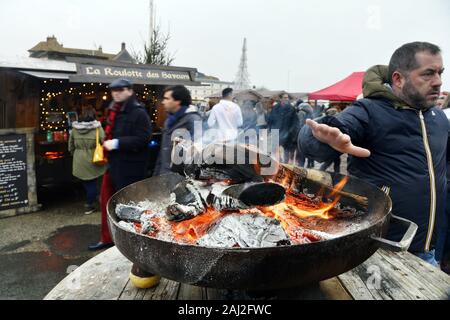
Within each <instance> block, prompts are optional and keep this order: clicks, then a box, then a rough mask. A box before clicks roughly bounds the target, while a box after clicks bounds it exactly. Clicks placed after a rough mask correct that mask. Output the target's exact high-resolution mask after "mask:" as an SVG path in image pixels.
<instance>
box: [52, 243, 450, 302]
mask: <svg viewBox="0 0 450 320" xmlns="http://www.w3.org/2000/svg"><path fill="white" fill-rule="evenodd" d="M131 266H132V263H131V262H130V261H128V260H127V259H126V258H125V257H124V256H123V255H122V254H121V253H120V252H119V251H118V250H117V249H116V248H112V249H110V250H108V251H105V252H104V253H102V254H100V255H98V256H97V257H95V258H93V259H91V260H90V261H88V262H86V263H85V264H84V265H83V266H81V267H79V268H78V269H77V270H76V271H75V272H73V273H72V274H70V275H69V276H68V277H67V278H66V279H64V280H63V281H62V282H61V283H60V284H59V285H58V286H57V287H55V288H54V289H53V290H52V291H51V292H50V293H49V294H48V295H47V297H46V298H45V299H46V300H62V299H68V300H110V299H120V300H175V299H180V300H181V299H182V300H202V299H208V300H264V299H266V300H267V299H272V300H273V299H294V300H300V299H303V300H321V299H332V300H347V299H355V300H408V299H413V300H419V299H450V277H449V276H448V275H446V274H445V273H443V272H441V271H440V270H438V269H436V268H434V267H432V266H430V265H428V264H427V263H425V262H423V261H422V260H420V259H419V258H417V257H415V256H413V255H411V254H409V253H400V254H399V253H392V252H387V251H383V250H379V251H378V252H377V253H375V255H374V256H372V257H371V258H370V259H369V260H368V261H366V262H365V263H364V264H362V265H360V266H359V267H357V268H355V269H354V270H352V271H350V272H348V273H346V274H343V275H341V276H339V277H338V278H335V279H331V280H327V281H324V282H322V283H320V284H317V285H313V286H309V287H307V288H303V289H290V290H283V291H274V292H271V293H269V292H266V293H250V292H240V291H231V290H216V289H205V288H199V287H195V286H190V285H184V284H183V285H181V284H179V283H177V282H174V281H170V280H167V279H162V280H161V283H160V285H159V286H158V287H156V288H152V289H148V290H139V289H136V288H135V287H134V286H133V285H132V284H131V282H130V281H129V273H130V270H131Z"/></svg>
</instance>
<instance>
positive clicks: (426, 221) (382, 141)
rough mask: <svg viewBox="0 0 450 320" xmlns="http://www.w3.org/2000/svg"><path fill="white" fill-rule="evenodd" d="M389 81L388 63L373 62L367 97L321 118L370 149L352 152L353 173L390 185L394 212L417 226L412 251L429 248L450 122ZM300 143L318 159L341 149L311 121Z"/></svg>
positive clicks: (438, 215)
mask: <svg viewBox="0 0 450 320" xmlns="http://www.w3.org/2000/svg"><path fill="white" fill-rule="evenodd" d="M386 83H387V67H386V66H376V67H373V68H372V69H370V70H369V71H368V72H367V74H366V77H365V79H364V96H365V97H366V99H362V100H358V101H357V102H355V103H354V104H353V105H352V106H351V107H349V108H347V109H346V110H345V111H344V112H342V113H340V114H339V115H337V116H336V117H324V118H323V119H321V121H320V122H322V123H325V124H328V125H331V126H334V127H338V128H340V129H341V131H343V132H344V133H347V134H349V135H350V137H351V139H352V142H353V144H354V145H356V146H360V147H363V148H366V149H369V150H370V151H371V153H372V154H371V156H370V157H369V158H356V157H350V158H349V167H348V171H349V173H350V174H351V175H353V176H356V177H359V178H361V179H363V180H365V181H368V182H370V183H372V184H374V185H376V186H378V187H382V186H386V187H389V188H390V196H391V198H392V201H393V213H394V214H395V215H398V216H401V217H403V218H406V219H410V220H412V221H413V222H415V223H417V224H418V226H419V230H418V232H417V235H416V237H415V239H414V241H413V243H412V245H411V248H410V251H411V252H414V253H417V252H428V251H430V250H431V249H432V248H433V247H434V244H435V238H436V237H435V236H436V231H437V230H438V225H439V223H441V221H442V220H441V219H442V217H443V215H444V210H445V200H446V197H447V179H446V150H447V141H448V127H449V122H448V120H447V118H446V117H445V115H444V113H443V112H442V111H441V110H439V109H437V108H429V109H427V110H419V109H418V108H413V107H411V106H408V105H407V104H406V103H405V102H403V101H402V100H400V99H399V98H398V97H396V96H395V95H394V93H393V91H392V89H391V88H390V86H389V85H387V84H386ZM299 146H300V148H301V149H302V151H303V152H304V153H305V154H306V156H307V157H310V158H313V159H315V160H317V161H319V162H324V161H327V160H332V159H334V158H335V157H336V156H337V155H339V153H338V152H337V151H335V150H334V149H332V148H331V147H329V146H328V145H325V144H323V143H320V142H319V141H318V140H316V139H315V138H314V137H313V135H312V131H311V128H310V127H308V126H305V127H304V128H303V129H302V132H301V134H300V137H299ZM403 232H404V230H401V229H399V228H397V227H396V226H395V225H392V226H391V232H390V233H391V234H390V238H392V239H394V240H397V241H398V240H400V237H401V236H402V234H403Z"/></svg>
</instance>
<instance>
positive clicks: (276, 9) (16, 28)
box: [0, 0, 450, 91]
mask: <svg viewBox="0 0 450 320" xmlns="http://www.w3.org/2000/svg"><path fill="white" fill-rule="evenodd" d="M148 2H149V1H148V0H133V1H118V0H108V1H106V0H70V1H69V0H39V1H36V0H34V1H33V0H15V1H5V0H2V1H1V4H0V21H1V22H0V23H1V26H2V28H1V30H2V32H1V33H0V43H1V45H2V49H1V52H0V55H4V56H5V55H6V56H15V55H26V54H27V52H26V51H27V50H28V49H30V48H31V47H32V46H34V45H35V44H36V43H38V42H39V41H42V40H44V39H45V38H46V37H47V36H48V35H53V34H54V35H55V36H56V37H57V38H58V40H59V41H60V42H62V43H63V44H64V46H66V47H72V48H95V47H96V46H97V47H98V46H99V45H102V46H103V50H104V51H105V52H111V53H116V52H118V51H119V50H120V43H121V42H123V41H124V42H126V43H127V44H128V47H129V48H134V49H139V48H140V47H142V42H143V40H144V39H146V38H147V37H148V17H149V13H148V11H149V10H148ZM155 2H156V7H157V18H158V21H159V22H160V23H161V25H162V27H163V29H165V30H168V28H169V26H170V31H171V34H172V39H171V42H170V48H171V50H172V51H174V52H176V60H175V63H174V64H175V65H179V66H186V67H195V68H197V69H199V71H201V72H204V73H207V74H210V75H215V76H218V77H220V78H221V79H223V80H229V81H232V80H233V79H234V77H235V74H236V72H237V68H238V64H239V59H240V54H241V47H242V41H243V38H244V37H247V38H248V46H249V48H248V49H249V52H248V59H249V62H248V63H249V72H250V76H251V81H252V84H253V85H256V86H266V87H268V88H270V89H287V90H290V91H314V90H318V89H322V87H324V86H328V85H330V84H332V83H334V82H336V81H338V80H340V79H343V78H345V77H346V76H347V75H348V74H350V73H351V72H353V71H364V70H366V69H367V68H368V67H370V66H372V65H374V64H383V63H384V64H387V63H388V61H389V58H390V56H391V54H392V53H393V51H394V50H395V49H396V48H397V47H399V46H400V45H402V44H403V43H406V42H411V41H416V40H420V41H429V42H433V43H436V44H438V45H440V46H441V48H442V49H443V51H444V63H446V65H447V66H449V65H450V32H449V31H450V1H448V0H427V1H423V0H395V1H392V0H390V1H389V0H342V1H336V0H334V1H333V0H314V1H312V0H304V1H296V0H265V1H261V0H228V1H213V0H209V1H208V0H190V1H189V0H156V1H155ZM444 89H446V90H450V67H448V68H447V72H446V74H445V75H444Z"/></svg>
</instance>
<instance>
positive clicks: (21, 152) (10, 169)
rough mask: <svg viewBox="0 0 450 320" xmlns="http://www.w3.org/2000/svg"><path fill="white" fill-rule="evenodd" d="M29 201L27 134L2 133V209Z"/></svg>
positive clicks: (0, 151) (23, 205) (18, 205)
mask: <svg viewBox="0 0 450 320" xmlns="http://www.w3.org/2000/svg"><path fill="white" fill-rule="evenodd" d="M28 203H29V199H28V174H27V139H26V135H25V134H15V135H4V136H2V135H0V211H5V210H10V209H17V208H22V207H26V206H28Z"/></svg>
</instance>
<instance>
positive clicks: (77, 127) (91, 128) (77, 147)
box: [69, 121, 107, 181]
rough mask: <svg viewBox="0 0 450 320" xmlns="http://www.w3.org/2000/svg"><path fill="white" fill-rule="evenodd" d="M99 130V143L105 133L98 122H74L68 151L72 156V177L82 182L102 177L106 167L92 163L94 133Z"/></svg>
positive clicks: (94, 143)
mask: <svg viewBox="0 0 450 320" xmlns="http://www.w3.org/2000/svg"><path fill="white" fill-rule="evenodd" d="M97 130H99V137H100V143H101V144H102V143H103V139H104V137H105V133H104V131H103V128H102V126H101V124H100V122H98V121H93V122H74V123H73V129H72V134H71V135H70V138H69V151H70V153H71V154H72V155H73V171H72V172H73V175H74V176H75V177H77V178H78V179H81V180H83V181H90V180H94V179H97V178H98V177H100V176H102V175H103V174H104V173H105V171H106V168H107V167H106V166H97V165H95V164H94V163H93V162H92V159H93V157H94V151H95V147H96V132H97Z"/></svg>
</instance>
